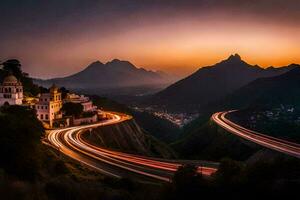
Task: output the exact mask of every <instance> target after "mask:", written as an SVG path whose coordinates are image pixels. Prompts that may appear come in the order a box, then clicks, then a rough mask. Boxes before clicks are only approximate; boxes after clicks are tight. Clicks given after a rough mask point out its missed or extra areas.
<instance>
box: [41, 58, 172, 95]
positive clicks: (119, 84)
mask: <svg viewBox="0 0 300 200" xmlns="http://www.w3.org/2000/svg"><path fill="white" fill-rule="evenodd" d="M171 81H172V78H170V77H169V76H168V75H166V74H164V73H162V72H153V71H148V70H145V69H143V68H137V67H135V66H134V65H133V64H132V63H130V62H128V61H121V60H118V59H114V60H112V61H110V62H107V63H105V64H103V63H101V62H100V61H96V62H93V63H91V64H90V65H89V66H87V67H86V68H85V69H84V70H82V71H80V72H78V73H76V74H73V75H70V76H67V77H63V78H54V79H49V80H40V79H36V80H35V82H36V83H38V84H40V85H42V86H45V87H49V86H50V85H52V84H53V83H55V84H56V85H59V86H64V87H67V88H69V89H82V90H87V89H88V90H91V89H97V91H101V90H104V92H107V91H108V90H112V91H113V90H116V89H119V88H139V87H149V86H151V87H154V86H155V87H157V86H160V85H166V84H169V83H170V82H171ZM117 91H118V90H117Z"/></svg>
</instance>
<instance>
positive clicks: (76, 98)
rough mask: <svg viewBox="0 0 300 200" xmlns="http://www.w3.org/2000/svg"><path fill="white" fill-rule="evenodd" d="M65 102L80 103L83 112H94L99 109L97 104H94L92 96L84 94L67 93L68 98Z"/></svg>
mask: <svg viewBox="0 0 300 200" xmlns="http://www.w3.org/2000/svg"><path fill="white" fill-rule="evenodd" d="M64 102H65V103H68V102H72V103H80V104H81V105H82V106H83V112H93V111H96V110H97V106H94V105H93V102H92V101H91V100H90V98H89V97H86V96H84V95H77V94H70V93H69V94H67V97H66V99H64Z"/></svg>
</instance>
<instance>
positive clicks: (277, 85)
mask: <svg viewBox="0 0 300 200" xmlns="http://www.w3.org/2000/svg"><path fill="white" fill-rule="evenodd" d="M292 66H294V69H292V70H290V71H288V72H286V73H284V74H281V75H279V76H275V77H268V78H260V79H257V80H255V81H253V82H251V83H249V84H247V85H246V86H244V87H242V88H240V89H239V90H237V91H236V92H234V93H233V94H232V95H230V96H229V97H228V98H227V100H226V101H225V103H224V104H227V105H228V106H230V107H232V108H246V107H248V106H255V107H256V106H263V107H268V106H271V107H272V106H279V105H284V104H286V105H293V106H300V66H299V65H292Z"/></svg>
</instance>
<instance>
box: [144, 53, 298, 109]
mask: <svg viewBox="0 0 300 200" xmlns="http://www.w3.org/2000/svg"><path fill="white" fill-rule="evenodd" d="M294 67H295V66H294V65H290V66H287V67H281V68H273V67H270V68H267V69H263V68H261V67H259V66H257V65H255V66H252V65H250V64H248V63H246V62H245V61H243V60H242V59H241V57H240V56H239V55H237V54H235V55H231V56H230V57H229V58H228V59H226V60H223V61H221V62H220V63H217V64H215V65H213V66H209V67H203V68H201V69H199V70H198V71H196V72H195V73H193V74H192V75H190V76H188V77H187V78H185V79H182V80H180V81H178V82H176V83H174V84H173V85H171V86H169V87H168V88H166V89H165V90H163V91H161V92H159V93H157V94H156V95H154V96H153V97H152V98H150V99H151V102H150V101H149V103H152V102H154V104H162V105H165V106H166V107H167V108H168V109H170V110H175V111H176V110H184V109H186V110H195V108H196V109H201V108H203V107H205V106H206V105H207V104H209V103H211V102H213V101H216V100H218V99H221V98H224V97H225V96H226V95H228V94H230V93H232V92H233V91H235V90H237V89H239V88H240V87H242V86H244V85H246V84H248V83H250V82H251V81H253V80H255V79H257V78H261V77H271V76H276V75H280V74H282V73H284V72H287V71H289V70H290V69H292V68H294Z"/></svg>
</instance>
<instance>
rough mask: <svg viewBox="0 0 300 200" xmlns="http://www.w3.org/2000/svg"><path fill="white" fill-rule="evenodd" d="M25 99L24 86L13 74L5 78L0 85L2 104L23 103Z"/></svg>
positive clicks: (0, 101) (0, 103)
mask: <svg viewBox="0 0 300 200" xmlns="http://www.w3.org/2000/svg"><path fill="white" fill-rule="evenodd" d="M22 100H23V86H22V83H21V82H20V81H18V80H17V78H16V77H15V76H13V75H9V76H7V77H5V78H4V80H3V83H2V84H1V85H0V106H2V105H4V104H5V103H8V104H9V105H21V104H22Z"/></svg>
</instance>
